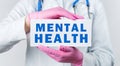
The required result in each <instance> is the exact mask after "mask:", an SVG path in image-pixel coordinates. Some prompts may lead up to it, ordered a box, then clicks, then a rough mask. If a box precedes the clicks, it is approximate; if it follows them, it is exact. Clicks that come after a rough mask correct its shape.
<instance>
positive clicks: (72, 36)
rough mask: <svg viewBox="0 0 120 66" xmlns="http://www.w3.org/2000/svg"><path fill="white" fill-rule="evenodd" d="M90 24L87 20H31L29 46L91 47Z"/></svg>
mask: <svg viewBox="0 0 120 66" xmlns="http://www.w3.org/2000/svg"><path fill="white" fill-rule="evenodd" d="M91 32H92V22H91V21H89V20H85V19H82V20H75V21H73V20H65V19H61V20H60V19H54V20H51V19H41V20H39V19H32V20H31V27H30V45H31V46H32V47H34V46H38V45H45V46H60V45H64V46H81V47H87V46H91Z"/></svg>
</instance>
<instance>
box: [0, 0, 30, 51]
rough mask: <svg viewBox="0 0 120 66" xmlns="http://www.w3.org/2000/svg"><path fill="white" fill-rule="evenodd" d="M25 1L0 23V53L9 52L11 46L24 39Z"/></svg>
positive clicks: (22, 0)
mask: <svg viewBox="0 0 120 66" xmlns="http://www.w3.org/2000/svg"><path fill="white" fill-rule="evenodd" d="M26 1H27V0H21V1H20V2H19V3H18V4H17V5H16V6H15V7H14V8H13V10H12V11H11V12H10V13H9V15H8V17H7V18H5V19H3V20H2V21H1V22H0V53H2V52H5V51H7V50H9V49H10V48H11V47H12V46H13V45H15V44H16V43H18V42H19V41H21V40H24V39H26V34H25V30H24V22H25V15H26V14H27V10H28V9H27V7H28V6H27V2H26Z"/></svg>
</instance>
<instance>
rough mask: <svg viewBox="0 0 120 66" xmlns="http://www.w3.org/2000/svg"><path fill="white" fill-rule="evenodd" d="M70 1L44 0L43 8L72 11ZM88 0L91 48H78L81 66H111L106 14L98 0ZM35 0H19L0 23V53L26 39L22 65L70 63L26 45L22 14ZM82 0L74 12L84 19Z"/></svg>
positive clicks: (65, 65)
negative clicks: (61, 8) (24, 57)
mask: <svg viewBox="0 0 120 66" xmlns="http://www.w3.org/2000/svg"><path fill="white" fill-rule="evenodd" d="M73 1H74V0H44V3H43V9H42V10H46V9H48V8H52V7H57V6H61V7H63V8H65V9H66V10H68V11H70V12H72V13H74V9H73V8H72V3H73ZM89 1H90V13H91V17H92V18H91V20H92V23H93V27H92V40H91V41H92V47H83V48H81V47H78V49H80V51H81V52H83V54H84V57H83V66H113V64H114V59H113V52H112V48H111V42H110V40H109V32H108V27H107V20H106V15H105V12H104V8H103V6H102V4H101V2H100V1H99V0H89ZM37 2H38V0H20V2H19V3H18V4H17V5H16V6H15V7H14V9H13V10H12V11H11V12H10V14H9V15H8V17H7V18H5V19H4V20H3V21H1V22H0V53H2V52H5V51H7V50H9V49H10V48H12V47H13V46H14V45H15V44H17V43H18V42H19V41H21V40H26V39H27V52H26V65H25V66H71V64H70V63H60V62H57V61H55V60H53V59H51V58H50V57H49V56H47V55H46V54H45V53H43V52H41V51H39V50H38V49H37V48H33V47H30V45H29V44H30V43H29V34H28V35H27V36H26V34H25V31H24V23H25V16H26V15H28V14H29V13H31V12H35V11H36V8H37ZM85 2H86V0H80V1H79V3H78V4H77V6H76V9H75V11H76V13H77V14H78V15H81V16H84V17H85V18H88V14H87V13H88V12H87V7H86V4H85Z"/></svg>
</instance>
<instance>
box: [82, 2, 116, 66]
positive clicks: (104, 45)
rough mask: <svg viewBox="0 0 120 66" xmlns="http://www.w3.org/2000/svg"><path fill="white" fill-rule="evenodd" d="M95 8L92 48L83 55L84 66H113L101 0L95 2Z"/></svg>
mask: <svg viewBox="0 0 120 66" xmlns="http://www.w3.org/2000/svg"><path fill="white" fill-rule="evenodd" d="M94 8H95V14H94V19H93V27H92V46H91V47H89V48H88V51H87V53H83V55H84V59H83V66H113V65H114V56H113V51H112V45H111V42H110V37H109V31H108V24H107V19H106V15H105V12H104V8H103V5H102V3H101V2H100V1H99V0H95V5H94Z"/></svg>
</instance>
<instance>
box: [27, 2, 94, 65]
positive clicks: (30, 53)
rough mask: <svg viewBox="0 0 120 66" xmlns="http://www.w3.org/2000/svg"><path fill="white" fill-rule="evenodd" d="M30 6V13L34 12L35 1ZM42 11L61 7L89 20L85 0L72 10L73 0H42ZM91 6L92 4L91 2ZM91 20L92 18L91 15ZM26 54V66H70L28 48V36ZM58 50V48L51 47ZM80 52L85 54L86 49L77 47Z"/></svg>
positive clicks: (91, 10) (35, 49)
mask: <svg viewBox="0 0 120 66" xmlns="http://www.w3.org/2000/svg"><path fill="white" fill-rule="evenodd" d="M32 1H33V3H31V4H30V5H31V6H32V7H30V8H29V9H30V12H33V11H36V9H37V2H38V1H37V0H31V2H32ZM43 1H44V2H43V5H42V10H46V9H49V8H53V7H58V6H60V7H63V8H65V9H66V10H68V11H69V12H72V13H76V14H77V15H80V16H84V17H85V19H89V17H88V10H87V6H86V0H80V1H79V2H78V3H77V4H76V7H75V9H74V8H73V6H72V4H73V2H74V1H75V0H43ZM91 5H93V4H92V2H91ZM89 11H90V13H93V8H92V7H90V10H89ZM91 17H92V18H93V16H92V15H91ZM91 20H92V19H91ZM27 38H28V40H27V44H28V45H27V52H26V66H70V63H60V62H57V61H55V60H53V59H52V58H50V57H49V56H47V55H46V54H45V53H43V52H42V51H40V50H38V49H37V48H36V47H34V48H33V47H30V39H29V34H28V36H27ZM52 48H55V49H58V48H59V47H52ZM78 49H79V50H80V51H81V52H84V53H87V50H88V48H87V47H78Z"/></svg>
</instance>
